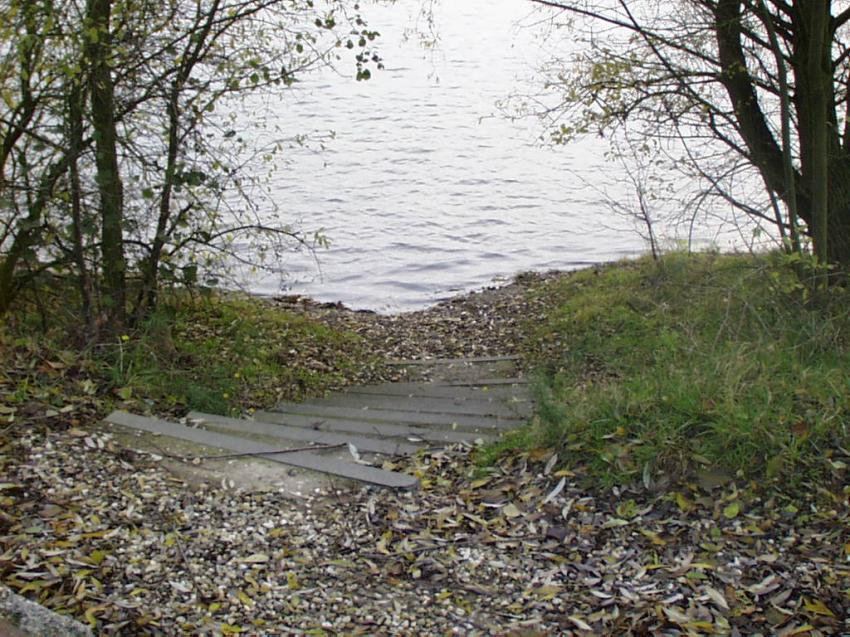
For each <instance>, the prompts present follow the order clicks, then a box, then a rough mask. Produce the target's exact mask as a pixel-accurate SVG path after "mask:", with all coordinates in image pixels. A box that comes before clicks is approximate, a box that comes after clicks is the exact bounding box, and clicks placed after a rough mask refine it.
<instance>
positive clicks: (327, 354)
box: [0, 288, 377, 425]
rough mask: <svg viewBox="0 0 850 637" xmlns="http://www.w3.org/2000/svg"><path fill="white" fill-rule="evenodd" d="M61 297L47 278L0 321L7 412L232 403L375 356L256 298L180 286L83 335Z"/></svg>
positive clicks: (330, 382) (348, 372) (207, 407)
mask: <svg viewBox="0 0 850 637" xmlns="http://www.w3.org/2000/svg"><path fill="white" fill-rule="evenodd" d="M30 298H31V297H30V296H29V295H27V296H25V297H24V300H29V299H30ZM66 299H67V295H66V294H62V291H61V288H46V289H45V290H43V291H42V296H41V298H40V299H39V302H38V303H35V302H32V303H31V304H30V303H29V302H28V303H25V304H21V305H19V306H18V307H17V308H16V311H15V312H14V313H11V314H9V315H7V316H6V320H5V321H0V360H3V361H4V365H3V366H0V408H3V406H4V405H5V406H6V408H7V409H12V410H13V412H14V413H16V414H17V418H16V420H23V419H25V417H26V415H27V414H44V412H45V410H48V411H52V412H59V413H61V414H63V415H64V414H66V413H71V414H72V415H74V416H81V415H82V414H83V413H86V414H87V415H88V418H89V419H90V420H92V421H94V420H97V418H100V417H102V416H103V415H105V414H106V413H107V412H108V411H110V410H112V409H114V408H116V407H119V406H120V407H122V408H125V409H130V410H133V411H136V412H145V411H147V410H148V409H151V408H153V409H155V410H156V411H158V412H159V413H166V412H169V411H170V412H172V413H174V414H175V415H179V414H182V413H184V412H185V411H186V410H188V409H197V410H201V411H206V412H213V413H218V414H238V413H239V412H242V411H244V410H250V409H252V408H257V407H269V406H271V405H273V404H274V403H275V402H277V401H280V400H284V399H298V398H301V397H303V396H305V395H310V394H319V393H321V392H322V391H324V390H325V389H327V388H329V387H333V386H339V385H341V384H343V382H344V380H345V379H348V378H352V377H356V376H358V375H363V376H366V377H368V375H369V373H370V370H372V369H374V368H375V367H376V365H377V362H376V360H375V358H374V357H373V356H372V355H371V354H370V353H369V352H367V351H366V349H365V348H364V347H363V346H362V344H361V340H360V337H359V336H357V335H356V334H354V333H353V332H347V331H335V330H333V329H331V328H329V327H327V326H326V325H323V324H321V323H319V322H317V321H315V320H313V319H311V318H309V317H307V316H304V315H300V314H296V313H293V312H291V311H287V310H281V309H279V308H277V307H276V306H275V305H274V304H273V303H271V302H267V301H263V300H260V299H252V298H242V297H236V296H233V295H227V296H225V295H207V296H202V297H197V296H190V295H188V294H186V293H184V292H180V291H176V292H171V293H169V294H163V295H162V296H161V304H160V306H159V309H158V310H157V311H156V312H155V313H153V315H152V316H151V317H150V318H149V319H148V320H147V321H146V322H145V323H144V324H143V325H142V326H140V327H139V328H138V329H135V330H131V331H128V332H127V333H125V334H120V335H117V336H116V337H115V338H114V339H113V340H112V341H110V342H107V343H97V344H95V345H91V346H86V345H84V344H82V343H81V342H80V341H79V340H78V335H79V333H78V330H77V329H75V327H76V326H78V325H79V323H80V315H79V308H75V307H73V305H70V304H68V303H67V301H66ZM45 313H46V314H47V317H49V318H46V317H45ZM63 408H69V409H71V410H72V411H70V412H64V411H62V412H60V411H59V410H61V409H63ZM5 417H7V414H5V413H0V425H3V424H4V418H5ZM39 417H43V416H39Z"/></svg>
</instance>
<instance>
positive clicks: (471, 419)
mask: <svg viewBox="0 0 850 637" xmlns="http://www.w3.org/2000/svg"><path fill="white" fill-rule="evenodd" d="M372 404H373V402H372V401H367V402H365V403H357V402H355V403H354V406H351V407H342V406H336V405H323V404H319V405H317V404H314V403H284V404H281V405H278V406H277V407H275V408H274V409H273V410H271V411H274V412H278V413H282V414H297V415H303V416H321V417H323V418H341V419H343V420H363V421H366V422H388V423H393V424H398V425H425V426H434V427H437V428H442V429H445V428H447V427H450V428H452V429H454V430H461V429H462V430H473V431H478V430H482V429H510V428H514V427H519V426H521V425H523V424H524V423H525V420H524V419H522V418H508V417H504V416H467V415H463V414H440V413H433V412H420V411H401V410H394V409H382V408H377V409H376V408H373V407H372Z"/></svg>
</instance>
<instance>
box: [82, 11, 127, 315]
mask: <svg viewBox="0 0 850 637" xmlns="http://www.w3.org/2000/svg"><path fill="white" fill-rule="evenodd" d="M86 10H87V20H86V22H87V24H88V31H87V33H86V36H85V37H86V38H87V46H86V57H87V58H88V63H89V65H90V75H89V81H90V84H91V88H90V95H91V124H92V128H93V129H94V136H95V165H96V168H97V187H98V192H99V194H100V216H101V255H102V260H103V263H102V267H103V302H104V305H105V307H106V311H107V318H108V323H109V328H110V329H111V330H113V331H118V330H120V329H121V328H122V327H123V326H124V324H125V321H126V305H127V299H126V286H125V275H126V267H127V266H126V261H125V259H124V233H123V228H122V225H123V214H124V202H123V185H122V183H121V174H120V172H119V168H118V150H117V141H116V140H117V137H118V135H117V130H116V124H115V104H114V86H113V80H112V72H111V70H110V68H109V53H110V38H111V33H110V18H111V12H112V0H89V1H88V5H87V9H86Z"/></svg>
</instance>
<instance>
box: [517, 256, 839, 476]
mask: <svg viewBox="0 0 850 637" xmlns="http://www.w3.org/2000/svg"><path fill="white" fill-rule="evenodd" d="M793 266H794V264H790V263H788V258H787V257H785V256H782V255H777V256H771V257H766V258H752V257H734V256H717V255H698V256H688V255H683V254H672V255H668V256H667V257H664V258H663V259H662V260H661V261H660V262H658V263H657V264H656V263H653V262H652V261H651V260H649V259H643V260H640V261H637V262H628V263H621V264H617V265H612V266H609V267H605V268H603V269H600V270H586V271H582V272H579V273H576V274H574V275H573V276H570V277H567V278H564V279H561V280H558V281H555V282H553V283H550V284H548V285H546V286H544V287H543V288H542V289H540V290H539V291H538V292H537V293H539V294H545V295H549V296H551V297H553V298H554V299H556V301H557V302H556V303H555V304H554V306H553V307H555V309H554V310H552V311H551V312H550V313H549V315H548V316H547V320H546V321H545V322H544V324H543V326H542V327H539V328H538V329H536V331H534V332H533V333H532V334H531V335H530V338H529V348H530V350H531V352H532V355H533V356H535V357H536V360H537V361H538V363H539V365H540V366H541V368H542V369H543V370H544V371H545V383H544V384H543V386H542V387H541V388H540V391H539V392H538V393H539V398H540V400H541V408H540V411H539V414H538V418H537V421H536V422H537V426H536V429H535V434H536V435H535V437H534V442H533V444H544V445H547V446H553V447H557V448H558V449H560V450H561V451H562V453H564V454H566V455H568V456H571V457H573V459H574V460H578V461H581V462H586V463H587V464H588V465H589V467H590V468H591V469H592V470H593V472H594V473H595V474H596V475H597V476H602V477H604V478H605V479H606V480H607V481H609V482H611V483H613V482H623V481H631V480H639V479H641V478H642V477H643V476H644V474H645V472H646V474H647V475H656V476H657V475H659V474H668V475H673V476H682V475H687V474H689V473H690V472H692V471H693V470H695V469H699V468H701V467H712V468H714V469H720V470H724V471H727V472H730V473H734V474H737V475H739V476H743V477H749V478H768V479H783V480H787V479H790V478H794V477H795V476H799V475H800V474H801V473H803V472H808V471H819V470H827V471H828V470H829V467H830V463H829V462H827V461H828V460H829V456H830V454H831V453H832V452H831V451H830V450H833V449H836V448H837V447H838V446H843V447H845V448H846V447H847V446H848V442H850V433H848V425H847V422H848V416H850V391H848V389H850V366H848V364H847V362H848V354H850V351H848V349H850V346H848V335H850V316H848V311H847V308H848V298H847V295H848V291H847V289H846V288H845V287H840V286H834V287H833V288H832V289H831V290H830V294H829V296H828V298H819V299H817V302H815V301H813V300H812V298H811V297H810V295H809V294H808V289H809V288H808V287H807V286H805V285H803V284H801V283H800V280H799V278H798V276H797V274H796V271H795V268H794V267H793ZM804 470H805V471H804Z"/></svg>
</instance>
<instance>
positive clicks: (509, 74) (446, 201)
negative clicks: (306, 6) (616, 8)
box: [247, 0, 722, 311]
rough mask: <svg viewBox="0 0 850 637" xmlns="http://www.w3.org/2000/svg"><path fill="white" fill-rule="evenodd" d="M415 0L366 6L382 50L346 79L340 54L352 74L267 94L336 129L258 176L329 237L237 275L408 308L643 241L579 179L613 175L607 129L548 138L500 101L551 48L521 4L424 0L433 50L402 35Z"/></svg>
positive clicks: (269, 286) (602, 256)
mask: <svg viewBox="0 0 850 637" xmlns="http://www.w3.org/2000/svg"><path fill="white" fill-rule="evenodd" d="M419 6H420V3H419V1H418V0H400V2H399V3H398V4H396V5H394V6H380V7H373V6H366V7H364V15H366V16H367V17H368V19H369V24H370V27H373V28H376V29H377V30H379V31H380V32H381V39H380V50H381V53H382V56H383V58H384V62H385V65H386V70H384V71H380V72H378V73H376V74H375V75H374V76H373V79H372V80H370V81H368V82H360V83H358V82H355V81H354V80H353V79H350V78H351V77H352V76H353V72H352V68H353V67H351V66H345V65H342V66H341V70H344V71H347V72H348V76H340V75H338V74H335V73H333V72H331V71H327V72H322V73H319V74H316V75H313V76H310V77H307V78H306V81H305V82H304V83H302V84H300V85H299V88H298V89H297V90H295V91H293V92H291V93H290V94H289V96H288V98H287V100H286V101H285V102H284V103H283V104H281V105H279V106H277V107H276V110H275V114H274V116H275V118H277V120H278V124H279V125H280V126H281V127H282V128H283V129H285V130H286V131H289V132H291V133H292V134H298V133H306V132H317V133H322V132H326V131H329V130H332V131H334V138H333V139H332V140H329V141H328V143H327V144H326V149H325V150H324V151H322V152H317V150H316V149H315V147H314V148H295V149H293V150H291V151H289V153H288V160H289V163H288V166H286V167H285V168H284V169H283V170H279V171H277V172H276V173H275V174H274V175H273V177H272V181H271V184H270V185H271V196H272V198H273V199H274V201H275V202H276V204H277V205H278V207H279V210H280V214H281V215H282V218H283V219H284V220H285V221H296V222H298V224H300V226H301V227H302V228H303V229H304V230H307V231H312V230H317V229H322V231H323V233H324V234H325V235H326V236H327V238H328V239H329V240H330V248H328V249H320V250H319V251H318V253H317V255H316V256H317V259H318V266H317V261H316V259H313V258H312V257H311V255H309V254H307V253H300V254H299V253H292V254H288V253H287V254H285V255H283V258H282V259H281V261H280V263H277V264H276V265H277V266H278V267H279V268H280V269H282V270H285V271H286V272H287V274H286V275H285V276H284V277H281V276H279V275H275V276H265V275H264V276H259V275H251V276H250V277H248V279H247V285H248V287H249V288H250V289H251V290H252V291H254V292H259V293H264V294H277V293H280V292H281V291H282V290H288V291H289V292H294V293H303V294H307V295H309V296H312V297H314V298H317V299H320V300H325V301H342V302H343V303H345V304H346V305H348V306H351V307H354V308H368V309H373V310H378V311H398V310H410V309H416V308H420V307H423V306H425V305H427V304H430V303H433V302H435V301H437V300H439V299H442V298H445V297H447V296H450V295H452V294H454V293H457V292H459V291H466V290H470V289H474V288H478V287H482V286H486V285H489V284H492V283H493V282H494V281H496V282H498V281H504V280H506V279H508V278H510V277H511V276H513V275H515V274H517V273H519V272H521V271H527V270H548V269H552V268H558V269H570V268H577V267H581V266H585V265H588V264H592V263H598V262H604V261H610V260H614V259H617V258H620V257H623V256H627V255H633V254H636V253H639V252H642V251H645V250H646V249H647V246H646V243H645V242H644V241H643V240H642V239H641V238H640V237H639V236H638V235H637V234H636V233H635V232H634V230H633V227H632V225H631V222H628V221H624V220H622V219H617V218H616V217H612V214H611V212H610V210H609V208H608V207H607V206H606V205H605V204H604V203H603V202H602V201H601V198H600V196H599V195H598V193H594V192H593V191H592V189H590V190H589V189H588V188H584V187H582V179H585V180H588V181H590V182H591V183H600V184H601V183H602V182H603V181H604V182H606V183H613V184H614V188H615V189H616V188H617V187H618V186H617V182H618V175H617V168H616V167H615V166H614V165H612V164H609V163H606V161H605V160H604V159H603V153H604V151H605V150H606V148H607V146H606V142H605V141H604V140H603V141H598V140H586V141H583V142H581V143H579V144H575V145H571V146H565V147H557V148H552V147H549V146H546V145H545V144H543V143H542V142H541V141H540V136H541V133H542V126H541V124H540V123H539V122H537V121H533V120H524V121H511V120H509V119H507V118H505V117H503V116H500V115H498V114H496V113H497V108H496V103H497V102H498V101H499V100H503V99H505V98H506V97H507V96H508V95H509V94H510V93H512V92H515V91H520V92H522V91H523V89H524V88H525V89H527V91H528V92H535V91H537V90H538V89H539V85H535V84H534V83H533V82H534V80H533V75H534V71H535V69H536V68H537V66H538V65H539V63H540V62H542V61H543V60H544V59H545V56H546V55H547V53H546V52H545V51H544V50H542V49H541V39H540V38H539V37H538V34H537V32H536V31H535V29H534V28H530V27H528V25H529V24H531V23H533V22H534V21H535V19H537V18H535V17H534V15H533V14H532V13H531V12H532V8H531V4H530V3H529V2H526V1H524V0H502V1H501V2H497V1H493V0H462V1H460V0H445V1H443V2H439V3H436V4H435V5H434V8H435V11H436V14H435V17H436V31H437V33H438V35H439V38H440V40H439V45H438V47H437V48H436V49H435V50H428V49H426V48H423V46H422V45H421V42H420V41H419V40H418V39H417V37H415V36H414V37H406V35H405V34H406V33H409V30H410V29H415V28H417V25H416V23H415V18H416V14H417V10H418V8H419ZM538 17H539V16H538ZM418 26H419V27H420V28H421V27H422V24H421V23H420V24H419V25H418ZM623 187H624V186H623ZM662 232H663V231H662ZM670 234H672V232H670ZM715 240H716V239H715ZM721 243H722V241H721Z"/></svg>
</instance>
